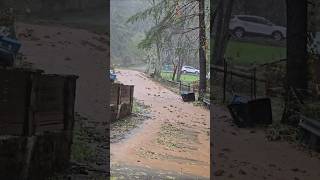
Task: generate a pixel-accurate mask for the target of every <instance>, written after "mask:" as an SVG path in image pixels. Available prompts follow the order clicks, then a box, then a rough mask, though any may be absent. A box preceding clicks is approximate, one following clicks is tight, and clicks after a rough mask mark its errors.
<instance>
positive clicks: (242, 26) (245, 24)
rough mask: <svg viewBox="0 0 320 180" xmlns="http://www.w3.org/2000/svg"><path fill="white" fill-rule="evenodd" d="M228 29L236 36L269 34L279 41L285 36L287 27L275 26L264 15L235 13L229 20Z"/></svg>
mask: <svg viewBox="0 0 320 180" xmlns="http://www.w3.org/2000/svg"><path fill="white" fill-rule="evenodd" d="M229 29H230V30H231V31H232V32H233V34H234V35H235V36H236V37H237V38H242V37H244V36H245V35H246V34H249V33H250V34H259V35H264V36H271V37H272V38H273V39H275V40H277V41H280V40H282V39H285V38H286V35H287V28H285V27H282V26H277V25H275V24H274V23H272V22H271V21H269V20H267V19H266V18H264V17H259V16H249V15H236V16H233V17H232V19H231V20H230V25H229Z"/></svg>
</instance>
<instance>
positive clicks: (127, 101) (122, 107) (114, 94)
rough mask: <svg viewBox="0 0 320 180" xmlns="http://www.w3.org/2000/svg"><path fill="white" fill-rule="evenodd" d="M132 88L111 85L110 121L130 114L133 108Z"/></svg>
mask: <svg viewBox="0 0 320 180" xmlns="http://www.w3.org/2000/svg"><path fill="white" fill-rule="evenodd" d="M133 92H134V86H132V85H123V84H118V83H112V84H111V94H110V108H111V121H114V120H116V119H121V118H124V117H126V116H128V115H130V114H131V112H132V108H133Z"/></svg>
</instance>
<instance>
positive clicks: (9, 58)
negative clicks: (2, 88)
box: [0, 48, 14, 66]
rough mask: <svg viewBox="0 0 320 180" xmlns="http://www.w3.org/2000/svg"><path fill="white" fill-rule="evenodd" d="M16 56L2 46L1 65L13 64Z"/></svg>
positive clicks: (0, 53)
mask: <svg viewBox="0 0 320 180" xmlns="http://www.w3.org/2000/svg"><path fill="white" fill-rule="evenodd" d="M13 62H14V56H13V54H12V53H11V52H9V51H8V50H6V49H1V48H0V66H13Z"/></svg>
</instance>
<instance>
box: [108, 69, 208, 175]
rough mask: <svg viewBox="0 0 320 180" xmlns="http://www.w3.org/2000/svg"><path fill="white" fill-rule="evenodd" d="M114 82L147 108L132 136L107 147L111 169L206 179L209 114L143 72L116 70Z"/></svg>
mask: <svg viewBox="0 0 320 180" xmlns="http://www.w3.org/2000/svg"><path fill="white" fill-rule="evenodd" d="M118 79H119V81H121V82H122V83H124V84H129V85H135V91H134V97H135V98H136V99H137V100H139V101H141V102H143V103H144V104H145V105H148V106H149V107H150V119H148V120H147V121H145V122H144V123H143V124H142V126H141V128H139V129H138V130H137V132H136V133H135V134H134V136H131V137H130V138H128V139H125V140H123V141H120V142H118V143H112V144H111V163H112V165H113V166H117V165H120V166H133V167H141V168H151V169H156V170H163V171H172V172H175V173H177V174H180V175H189V176H194V177H196V176H197V177H202V178H208V177H209V172H210V163H209V160H210V149H209V148H210V146H209V134H208V131H209V115H210V113H209V111H208V110H207V109H205V108H203V107H199V106H194V105H193V104H192V103H185V102H183V101H182V99H181V97H180V96H179V95H177V94H175V93H173V92H172V91H170V90H168V89H167V88H165V87H163V86H162V85H161V84H159V83H157V82H154V81H152V80H150V79H149V78H147V77H146V76H145V75H144V74H143V73H140V72H137V71H132V70H120V71H119V72H118Z"/></svg>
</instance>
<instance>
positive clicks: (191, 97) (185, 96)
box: [181, 92, 196, 102]
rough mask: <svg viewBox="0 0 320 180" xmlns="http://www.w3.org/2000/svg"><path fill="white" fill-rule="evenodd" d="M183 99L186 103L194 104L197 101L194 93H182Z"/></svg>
mask: <svg viewBox="0 0 320 180" xmlns="http://www.w3.org/2000/svg"><path fill="white" fill-rule="evenodd" d="M181 97H182V100H183V101H184V102H193V101H195V100H196V98H195V95H194V93H193V92H182V93H181Z"/></svg>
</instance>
